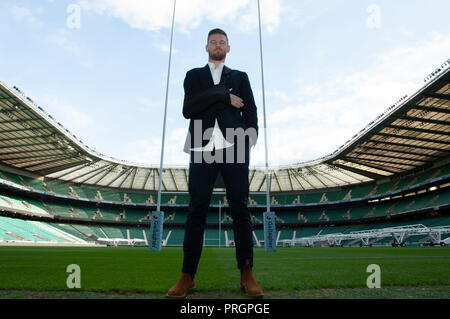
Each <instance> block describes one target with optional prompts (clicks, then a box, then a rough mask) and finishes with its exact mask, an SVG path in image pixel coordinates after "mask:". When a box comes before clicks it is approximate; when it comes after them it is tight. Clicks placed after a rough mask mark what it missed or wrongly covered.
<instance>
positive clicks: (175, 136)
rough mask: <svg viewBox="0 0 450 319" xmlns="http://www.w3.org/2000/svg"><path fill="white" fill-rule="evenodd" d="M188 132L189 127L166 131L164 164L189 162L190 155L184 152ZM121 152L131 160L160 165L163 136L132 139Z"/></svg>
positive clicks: (185, 163) (184, 163)
mask: <svg viewBox="0 0 450 319" xmlns="http://www.w3.org/2000/svg"><path fill="white" fill-rule="evenodd" d="M187 132H188V131H187V128H174V129H170V130H167V131H166V137H165V145H164V166H171V165H172V166H174V165H182V166H187V165H188V164H189V155H188V154H187V153H183V147H184V142H185V138H186V134H187ZM120 153H121V154H127V156H126V158H123V156H122V158H123V159H125V160H128V161H131V162H135V163H144V164H151V165H159V162H160V158H161V136H153V137H149V138H145V139H138V140H135V141H132V142H130V143H128V144H127V145H126V146H125V147H124V148H123V149H122V150H121V151H120ZM180 154H182V155H180Z"/></svg>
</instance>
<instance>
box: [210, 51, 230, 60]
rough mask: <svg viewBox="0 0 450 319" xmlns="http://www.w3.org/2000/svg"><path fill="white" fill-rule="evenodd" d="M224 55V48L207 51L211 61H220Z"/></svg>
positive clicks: (225, 54)
mask: <svg viewBox="0 0 450 319" xmlns="http://www.w3.org/2000/svg"><path fill="white" fill-rule="evenodd" d="M226 56H227V53H226V52H225V50H223V51H220V50H215V51H212V52H211V51H209V57H210V59H211V60H213V61H222V60H223V59H225V57H226Z"/></svg>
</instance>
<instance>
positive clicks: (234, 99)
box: [230, 89, 244, 109]
mask: <svg viewBox="0 0 450 319" xmlns="http://www.w3.org/2000/svg"><path fill="white" fill-rule="evenodd" d="M231 91H233V89H230V92H231ZM230 99H231V105H233V106H234V107H235V108H237V109H240V108H241V107H243V106H244V101H243V100H242V99H241V98H240V97H239V96H237V95H234V94H231V93H230Z"/></svg>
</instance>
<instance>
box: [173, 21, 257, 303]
mask: <svg viewBox="0 0 450 319" xmlns="http://www.w3.org/2000/svg"><path fill="white" fill-rule="evenodd" d="M206 51H207V52H208V54H209V61H208V64H207V65H205V66H204V67H202V68H195V69H192V70H190V71H188V72H187V74H186V78H185V80H184V91H185V96H184V105H183V115H184V117H185V118H186V119H190V125H189V133H188V136H187V138H186V143H185V148H184V151H185V152H187V153H189V154H190V164H189V195H190V203H189V213H188V216H187V220H186V224H185V235H184V242H183V253H184V257H183V267H182V274H181V277H180V278H179V280H178V282H177V283H176V284H175V285H174V286H173V287H172V288H171V289H170V290H169V291H168V293H167V295H166V296H167V297H172V298H184V297H185V296H186V294H187V292H188V291H189V290H190V289H193V288H195V279H194V276H195V274H196V272H197V267H198V263H199V260H200V255H201V252H202V246H203V234H204V230H205V224H206V216H207V213H208V208H209V204H210V201H211V196H212V192H213V188H214V183H215V181H216V178H217V176H218V173H219V172H220V173H221V175H222V178H223V181H224V183H225V187H226V191H227V200H228V203H229V207H230V211H231V215H232V218H233V231H234V241H235V244H236V260H237V267H238V269H239V270H240V273H241V280H240V287H241V289H243V290H244V291H245V293H246V294H247V296H250V297H263V296H264V294H263V291H262V289H261V287H260V286H259V285H258V284H257V283H256V280H255V278H254V277H253V274H252V267H253V239H252V232H253V226H252V223H251V219H250V213H249V210H248V207H247V201H248V194H249V180H248V175H249V162H250V149H251V147H252V146H254V145H255V144H256V140H257V138H258V117H257V110H256V105H255V101H254V98H253V93H252V89H251V87H250V82H249V79H248V76H247V74H246V73H245V72H241V71H237V70H231V69H229V68H228V67H226V66H225V65H224V63H225V58H226V55H227V53H229V52H230V45H229V43H228V37H227V34H226V33H225V32H224V31H223V30H220V29H214V30H211V31H210V32H209V34H208V40H207V45H206ZM224 132H225V133H226V138H224Z"/></svg>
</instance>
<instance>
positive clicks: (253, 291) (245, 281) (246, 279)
mask: <svg viewBox="0 0 450 319" xmlns="http://www.w3.org/2000/svg"><path fill="white" fill-rule="evenodd" d="M241 290H243V291H244V292H245V294H246V295H247V296H248V297H252V298H262V297H264V293H263V290H262V289H261V287H260V286H259V285H258V284H257V283H256V280H255V277H253V273H252V267H251V266H250V265H249V264H245V265H244V266H243V267H242V268H241Z"/></svg>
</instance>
